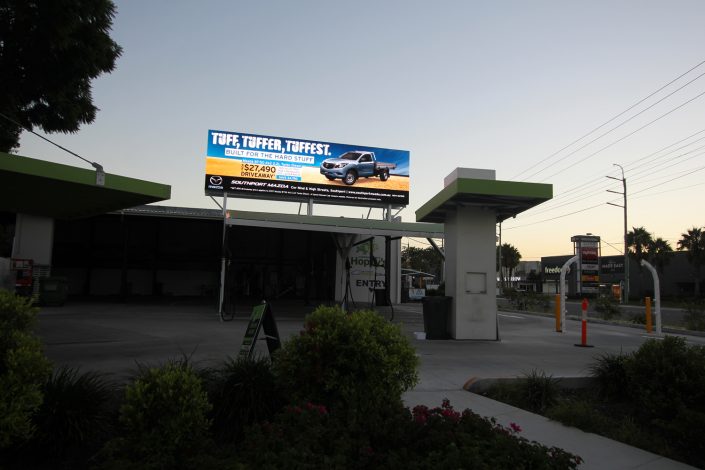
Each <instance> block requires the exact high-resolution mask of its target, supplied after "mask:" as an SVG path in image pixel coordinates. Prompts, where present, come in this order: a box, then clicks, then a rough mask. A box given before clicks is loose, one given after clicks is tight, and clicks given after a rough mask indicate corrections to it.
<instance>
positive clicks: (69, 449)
mask: <svg viewBox="0 0 705 470" xmlns="http://www.w3.org/2000/svg"><path fill="white" fill-rule="evenodd" d="M114 392H115V390H114V388H113V387H112V386H111V385H110V384H109V383H108V382H107V381H106V380H105V379H104V377H103V376H101V375H100V374H98V373H96V372H85V373H79V371H78V369H72V368H65V367H64V368H60V369H58V370H55V371H54V372H53V373H52V375H51V376H50V377H49V380H48V381H47V382H46V384H45V385H44V389H43V393H44V401H43V402H42V405H41V406H40V407H39V409H38V410H37V412H36V414H35V415H34V417H33V422H34V424H35V426H36V429H37V432H36V434H35V436H34V438H33V439H32V441H31V443H30V447H29V448H30V451H31V453H32V454H33V457H34V458H36V459H42V460H48V461H52V462H54V463H56V462H57V461H66V463H67V466H68V468H76V467H79V466H81V464H85V463H86V462H87V461H88V459H89V458H90V457H91V456H92V455H93V454H94V453H95V452H96V451H97V450H98V449H99V448H100V447H101V446H102V445H103V444H104V443H105V441H106V440H107V439H108V438H109V437H110V435H111V433H112V432H113V429H114V424H115V420H116V418H117V416H116V415H117V413H116V412H117V409H116V407H115V406H114V401H113V398H114Z"/></svg>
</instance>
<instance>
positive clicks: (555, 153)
mask: <svg viewBox="0 0 705 470" xmlns="http://www.w3.org/2000/svg"><path fill="white" fill-rule="evenodd" d="M703 64H705V60H704V61H702V62H700V63H698V64H697V65H695V66H694V67H692V68H690V69H689V70H688V71H686V72H684V73H682V74H681V75H679V76H678V77H676V78H674V79H673V80H671V81H670V82H668V83H666V84H665V85H663V86H662V87H660V88H659V89H658V90H656V91H654V92H652V93H650V94H649V95H647V96H646V97H644V98H642V99H641V100H639V101H637V102H636V103H634V104H633V105H631V106H630V107H628V108H627V109H625V110H624V111H622V112H621V113H619V114H617V115H616V116H614V117H612V118H610V119H609V120H608V121H605V122H604V123H602V124H600V125H599V126H597V127H596V128H594V129H593V130H591V131H590V132H588V133H587V134H585V135H583V136H582V137H580V138H578V139H576V140H574V141H573V142H571V143H570V144H568V145H566V146H565V147H563V148H562V149H560V150H558V151H556V152H554V153H552V154H551V155H549V156H548V157H546V158H544V159H543V160H541V161H539V162H538V163H536V164H535V165H533V166H531V167H529V168H527V169H526V170H524V171H522V172H521V173H519V174H518V175H516V176H515V177H513V178H511V179H512V180H514V179H516V178H518V177H519V176H521V175H522V174H524V173H526V172H527V171H529V170H531V169H532V168H536V167H537V166H539V165H541V164H542V163H544V162H545V161H547V160H550V159H551V158H553V157H554V156H556V155H558V154H559V153H561V152H562V151H564V150H566V149H567V148H569V147H571V146H573V145H574V144H576V143H578V142H580V141H581V140H583V139H584V138H586V137H587V136H589V135H591V134H593V133H595V132H596V131H598V130H600V129H602V128H603V127H605V126H606V125H607V124H609V123H611V122H612V121H614V120H615V119H617V118H619V117H620V116H622V115H624V114H626V113H627V112H629V111H631V110H632V109H634V108H635V107H636V106H638V105H640V104H641V103H643V102H644V101H646V100H648V99H649V98H651V97H652V96H654V95H656V94H657V93H659V92H660V91H662V90H663V89H665V88H667V87H668V86H669V85H671V84H673V83H675V82H677V81H678V80H680V79H681V78H683V77H684V76H686V75H688V74H689V73H690V72H692V71H693V70H695V69H697V68H698V67H700V66H701V65H703ZM702 75H703V74H701V75H699V76H698V77H696V78H695V79H693V80H691V81H690V82H688V83H686V84H685V85H683V87H685V86H687V85H689V84H690V83H692V82H693V81H695V80H697V79H698V78H700V77H702ZM683 87H681V88H679V89H678V90H676V91H674V92H673V93H675V92H677V91H679V90H680V89H682V88H683ZM673 93H671V94H670V95H668V96H666V98H668V97H669V96H671V95H672V94H673ZM664 99H665V98H664ZM660 101H663V99H662V100H660ZM660 101H657V102H656V103H654V105H656V104H658V103H659V102H660ZM654 105H651V106H650V107H653V106H654ZM646 109H649V108H646ZM646 109H645V110H644V111H646ZM641 112H643V111H641ZM641 112H640V113H639V114H641ZM639 114H636V115H634V116H632V117H631V118H630V119H629V120H631V119H633V118H634V117H636V116H638V115H639ZM629 120H627V121H624V122H623V123H622V124H620V126H621V125H623V124H625V123H626V122H628V121H629ZM617 127H619V126H617ZM615 129H616V128H615ZM612 130H614V129H612ZM609 132H611V131H609ZM604 135H605V134H603V136H604ZM601 137H602V136H601ZM599 138H600V137H598V139H599ZM592 142H594V140H593V141H591V142H590V143H592ZM590 143H588V144H587V145H590ZM582 148H584V147H581V148H580V149H582ZM580 149H578V150H580ZM570 155H572V154H569V155H568V156H570ZM559 161H560V160H559ZM541 171H544V170H541ZM538 173H540V171H539V172H538ZM538 173H533V174H532V175H530V176H528V177H527V178H530V177H531V176H533V175H535V174H538Z"/></svg>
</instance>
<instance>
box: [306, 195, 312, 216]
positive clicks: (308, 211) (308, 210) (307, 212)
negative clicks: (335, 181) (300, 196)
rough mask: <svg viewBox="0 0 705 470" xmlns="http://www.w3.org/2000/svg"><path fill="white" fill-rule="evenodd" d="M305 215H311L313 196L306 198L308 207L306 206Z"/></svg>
mask: <svg viewBox="0 0 705 470" xmlns="http://www.w3.org/2000/svg"><path fill="white" fill-rule="evenodd" d="M306 215H313V198H308V207H307V208H306Z"/></svg>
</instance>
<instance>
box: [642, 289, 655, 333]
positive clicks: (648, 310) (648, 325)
mask: <svg viewBox="0 0 705 470" xmlns="http://www.w3.org/2000/svg"><path fill="white" fill-rule="evenodd" d="M644 303H645V304H646V332H647V333H651V332H652V331H653V328H652V326H651V297H647V298H646V299H644Z"/></svg>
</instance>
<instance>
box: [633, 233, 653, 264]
mask: <svg viewBox="0 0 705 470" xmlns="http://www.w3.org/2000/svg"><path fill="white" fill-rule="evenodd" d="M652 241H653V239H652V236H651V233H649V232H648V231H647V230H646V229H645V228H644V227H632V231H631V232H628V233H627V247H628V248H629V252H630V253H631V254H633V255H634V257H635V258H636V259H637V261H641V260H642V259H645V258H646V254H647V252H648V247H649V244H650V243H652Z"/></svg>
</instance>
